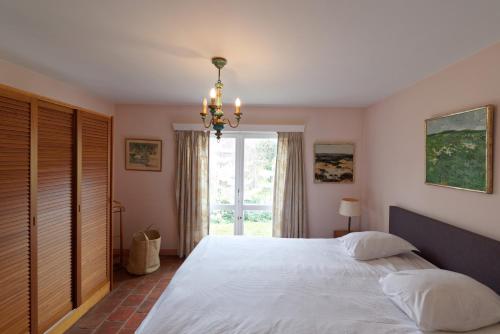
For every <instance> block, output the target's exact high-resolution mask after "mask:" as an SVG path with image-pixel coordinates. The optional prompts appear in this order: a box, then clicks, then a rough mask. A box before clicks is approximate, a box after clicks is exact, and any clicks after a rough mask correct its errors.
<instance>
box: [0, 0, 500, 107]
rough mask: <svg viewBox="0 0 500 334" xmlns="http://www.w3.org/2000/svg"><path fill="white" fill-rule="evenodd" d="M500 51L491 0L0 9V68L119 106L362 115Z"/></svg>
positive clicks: (98, 2)
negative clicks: (298, 109)
mask: <svg viewBox="0 0 500 334" xmlns="http://www.w3.org/2000/svg"><path fill="white" fill-rule="evenodd" d="M497 41H500V1H499V0H330V1H328V0H323V1H321V0H309V1H307V0H302V1H299V0H274V1H271V0H246V1H237V0H233V1H231V0H217V1H216V0H214V1H209V0H206V1H202V0H182V1H179V0H177V1H174V0H172V1H165V0H164V1H161V0H156V1H155V0H143V1H138V0H80V1H77V0H66V1H61V0H60V1H56V0H44V1H39V0H32V1H28V0H0V58H4V59H6V60H9V61H12V62H15V63H18V64H21V65H25V66H28V67H30V68H33V69H35V70H38V71H40V72H42V73H45V74H48V75H51V76H55V77H57V78H60V79H63V80H66V81H69V82H72V83H76V84H79V85H80V86H82V87H84V88H86V89H88V90H90V91H92V92H94V93H96V94H98V95H100V96H102V97H104V98H107V99H109V100H111V101H113V102H117V103H170V104H191V103H200V101H201V98H202V97H203V95H206V94H208V89H209V88H210V87H211V86H212V85H213V83H214V82H215V80H216V70H215V68H214V67H213V66H212V65H211V63H210V58H211V57H212V56H215V55H220V56H224V57H226V58H228V65H227V68H226V69H224V70H223V72H222V80H223V82H224V84H225V89H224V93H225V95H226V97H227V101H232V100H233V99H234V98H235V97H236V96H240V97H241V99H242V101H243V103H244V104H245V103H246V104H253V105H301V106H344V107H348V106H367V105H369V104H371V103H374V102H376V101H378V100H380V99H382V98H383V97H385V96H388V95H390V94H392V93H394V92H396V91H398V90H400V89H403V88H405V87H408V86H409V85H411V84H412V83H414V82H416V81H418V80H420V79H422V78H424V77H426V76H428V75H430V74H432V73H434V72H436V71H438V70H440V69H442V68H443V67H445V66H447V65H449V64H451V63H454V62H456V61H458V60H460V59H462V58H465V57H467V56H469V55H472V54H474V53H475V52H477V51H478V50H480V49H481V48H484V47H486V46H489V45H491V44H493V43H495V42H497Z"/></svg>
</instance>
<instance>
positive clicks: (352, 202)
mask: <svg viewBox="0 0 500 334" xmlns="http://www.w3.org/2000/svg"><path fill="white" fill-rule="evenodd" d="M339 214H341V215H342V216H346V217H357V216H360V215H361V204H360V202H359V200H357V199H355V198H342V201H340V208H339Z"/></svg>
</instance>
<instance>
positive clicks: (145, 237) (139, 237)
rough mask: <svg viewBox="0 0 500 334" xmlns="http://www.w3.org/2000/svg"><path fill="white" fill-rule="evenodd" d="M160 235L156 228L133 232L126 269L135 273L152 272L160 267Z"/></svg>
mask: <svg viewBox="0 0 500 334" xmlns="http://www.w3.org/2000/svg"><path fill="white" fill-rule="evenodd" d="M160 244H161V236H160V232H158V231H157V230H150V229H149V227H148V229H147V230H146V231H140V232H137V233H134V235H133V237H132V245H131V247H130V253H129V258H128V264H127V271H128V272H129V273H131V274H135V275H144V274H149V273H152V272H154V271H156V270H158V268H159V267H160Z"/></svg>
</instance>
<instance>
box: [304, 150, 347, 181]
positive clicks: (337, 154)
mask: <svg viewBox="0 0 500 334" xmlns="http://www.w3.org/2000/svg"><path fill="white" fill-rule="evenodd" d="M355 155H356V145H355V143H352V142H333V143H325V142H318V143H314V148H313V158H314V160H313V164H314V165H313V174H314V183H327V184H332V183H333V184H353V183H354V182H355V160H356V158H355Z"/></svg>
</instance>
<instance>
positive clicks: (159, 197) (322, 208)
mask: <svg viewBox="0 0 500 334" xmlns="http://www.w3.org/2000/svg"><path fill="white" fill-rule="evenodd" d="M199 111H200V110H199V107H198V106H195V107H186V106H184V107H172V106H150V105H149V106H148V105H119V106H117V107H116V113H115V143H116V146H115V154H116V161H115V194H116V195H115V198H116V199H117V200H119V201H121V202H122V203H123V204H124V205H125V207H126V210H127V211H126V213H125V215H124V225H125V229H126V233H125V235H126V238H125V245H126V247H127V248H128V246H129V243H130V238H131V234H132V233H133V232H135V231H138V230H141V229H144V228H145V227H147V226H148V225H149V224H152V223H154V224H155V226H157V227H158V228H159V229H160V232H161V234H162V237H163V240H162V248H166V249H175V248H176V247H177V223H176V216H175V210H176V209H175V197H174V196H175V143H174V131H173V129H172V123H199V122H200V120H199ZM243 112H244V119H243V122H244V123H245V124H287V125H289V124H294V125H296V124H305V126H306V130H305V134H304V136H305V143H304V145H305V156H306V161H305V162H304V163H305V168H306V179H307V200H308V207H309V215H308V216H309V222H310V225H309V230H310V236H311V237H330V236H331V234H332V230H333V229H342V228H345V227H346V219H345V218H344V217H341V216H339V215H338V214H337V209H338V203H339V201H340V199H341V197H344V196H354V197H359V196H360V195H361V185H362V184H363V180H362V175H363V174H364V173H363V172H362V168H363V166H364V165H365V162H364V155H363V154H364V152H363V147H362V137H361V132H362V121H363V114H364V112H363V111H362V110H361V109H314V108H277V107H272V108H271V107H258V108H257V107H247V108H244V109H243ZM126 137H136V138H142V137H145V138H160V139H162V140H163V144H164V148H163V170H162V172H138V171H126V170H125V168H124V161H125V157H124V140H125V138H126ZM317 141H318V142H335V141H342V142H345V141H352V142H355V143H356V144H357V154H356V158H357V160H356V167H357V175H356V176H357V179H356V183H355V184H352V185H347V184H341V185H332V184H314V183H313V162H312V161H313V150H312V149H313V143H314V142H317ZM356 223H357V221H356Z"/></svg>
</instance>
